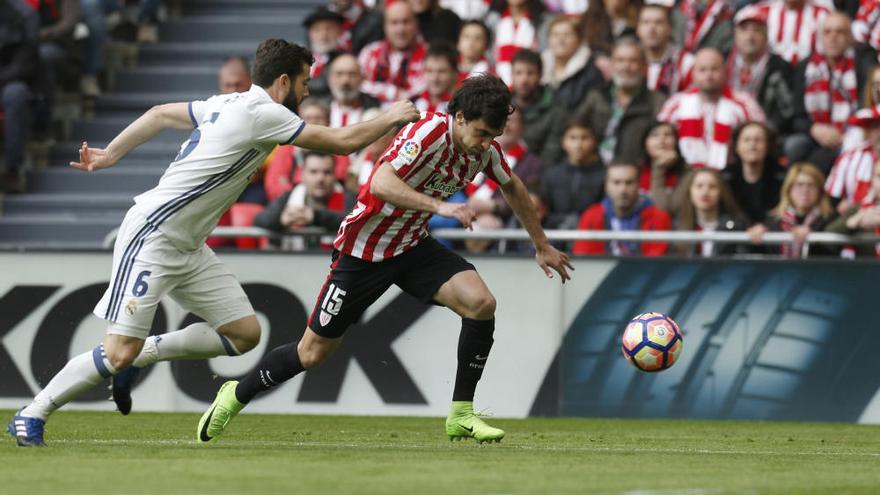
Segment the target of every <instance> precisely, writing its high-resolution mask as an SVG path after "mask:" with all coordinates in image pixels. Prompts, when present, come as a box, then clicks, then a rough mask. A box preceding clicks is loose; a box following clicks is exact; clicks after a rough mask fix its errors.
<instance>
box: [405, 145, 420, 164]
mask: <svg viewBox="0 0 880 495" xmlns="http://www.w3.org/2000/svg"><path fill="white" fill-rule="evenodd" d="M420 151H422V147H421V146H419V143H417V142H415V141H407V142H405V143H403V146H401V147H400V156H401V157H402V158H403V159H404V160H405V161H406V163H412V161H413V160H415V159H416V157H417V156H419V152H420Z"/></svg>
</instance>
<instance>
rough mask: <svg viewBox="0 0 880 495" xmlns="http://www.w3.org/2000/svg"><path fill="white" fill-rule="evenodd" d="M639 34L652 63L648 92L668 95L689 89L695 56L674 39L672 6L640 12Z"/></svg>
mask: <svg viewBox="0 0 880 495" xmlns="http://www.w3.org/2000/svg"><path fill="white" fill-rule="evenodd" d="M636 34H637V35H638V39H639V43H641V45H642V49H644V51H645V58H646V59H647V62H648V72H647V78H646V79H647V84H648V89H650V90H651V91H659V92H661V93H663V94H664V95H666V96H669V95H671V94H673V93H677V92H679V91H684V90H685V89H687V88H688V86H689V85H690V71H691V68H692V67H693V65H694V54H693V53H691V52H688V51H685V50H682V49H680V48H679V47H678V46H677V45H676V44H675V42H674V40H673V39H672V17H671V11H670V9H669V7H666V6H664V5H661V4H658V3H647V4H645V6H644V7H642V10H641V11H640V12H639V21H638V24H636Z"/></svg>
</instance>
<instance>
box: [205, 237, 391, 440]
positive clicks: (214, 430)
mask: <svg viewBox="0 0 880 495" xmlns="http://www.w3.org/2000/svg"><path fill="white" fill-rule="evenodd" d="M334 256H335V259H334V261H333V264H332V265H331V271H330V275H328V277H327V281H326V282H325V283H324V286H323V287H322V288H321V291H320V292H319V294H318V298H317V301H316V303H315V307H314V309H313V311H312V314H311V316H310V317H309V322H308V326H307V327H306V329H305V332H304V333H303V337H302V339H300V341H299V342H291V343H289V344H285V345H282V346H279V347H276V348H275V349H272V351H270V352H269V353H268V354H266V355H265V356H264V357H263V359H261V360H260V362H259V363H258V364H257V366H256V367H255V368H254V369H253V370H251V371H250V372H249V373H248V374H247V375H246V376H245V377H244V378H243V379H242V380H241V382H235V381H230V382H226V383H224V384H223V386H221V388H220V391H219V392H218V393H217V397H216V398H215V399H214V402H213V403H212V404H211V407H210V408H208V410H207V411H206V412H205V414H204V415H202V418H201V420H200V421H199V426H198V430H197V438H198V440H199V441H201V442H209V441H211V440H213V439H214V438H216V437H217V436H218V435H220V434H221V433H222V432H223V431H224V430H225V429H226V426H227V425H228V424H229V421H230V420H231V419H232V418H233V417H235V416H236V415H237V414H238V413H239V412H240V411H241V410H242V409H243V408H244V407H245V406H246V405H247V404H248V403H249V402H250V401H251V400H253V399H254V398H255V397H256V396H257V395H259V394H260V393H263V392H265V391H267V390H269V389H272V388H274V387H277V386H279V385H281V384H282V383H284V382H286V381H287V380H290V379H291V378H293V377H295V376H296V375H298V374H300V373H302V372H303V371H305V370H307V369H311V368H313V367H315V366H318V365H319V364H321V363H322V362H324V361H325V360H327V358H329V357H330V356H331V355H332V354H333V352H335V351H336V349H337V348H339V346H340V345H341V344H342V335H343V334H344V333H345V330H346V329H347V328H348V327H349V326H350V325H351V324H352V323H354V322H356V321H357V320H358V319H359V318H360V316H361V314H363V312H364V311H365V310H366V309H367V307H368V306H369V305H370V304H372V303H373V302H375V301H376V299H378V298H379V296H381V295H382V294H383V293H384V292H385V291H386V290H388V287H390V286H391V283H392V279H393V273H392V272H391V269H390V268H391V267H390V266H389V265H388V264H387V263H370V262H367V261H363V260H360V259H357V258H354V257H351V256H347V255H341V254H335V255H334Z"/></svg>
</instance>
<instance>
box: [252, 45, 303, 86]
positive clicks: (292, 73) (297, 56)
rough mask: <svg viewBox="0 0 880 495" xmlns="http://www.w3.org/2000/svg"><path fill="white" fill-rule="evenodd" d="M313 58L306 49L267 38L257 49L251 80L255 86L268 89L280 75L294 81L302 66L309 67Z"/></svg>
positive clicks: (301, 70)
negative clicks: (285, 75)
mask: <svg viewBox="0 0 880 495" xmlns="http://www.w3.org/2000/svg"><path fill="white" fill-rule="evenodd" d="M313 63H315V57H313V56H312V52H311V51H309V49H308V48H306V47H304V46H301V45H297V44H296V43H291V42H289V41H285V40H282V39H278V38H269V39H267V40H265V41H263V42H262V43H260V46H258V47H257V56H256V57H255V59H254V71H253V80H254V84H256V85H257V86H260V87H263V88H268V87H269V86H271V85H272V82H273V81H275V79H277V78H278V77H280V76H281V74H287V76H288V77H289V78H290V79H296V78H297V77H298V76H299V75H300V74H302V73H303V65H308V66H311V65H312V64H313Z"/></svg>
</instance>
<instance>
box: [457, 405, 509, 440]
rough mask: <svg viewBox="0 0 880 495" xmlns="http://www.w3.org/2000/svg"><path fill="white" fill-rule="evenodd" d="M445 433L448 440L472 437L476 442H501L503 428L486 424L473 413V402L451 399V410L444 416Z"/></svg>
mask: <svg viewBox="0 0 880 495" xmlns="http://www.w3.org/2000/svg"><path fill="white" fill-rule="evenodd" d="M446 434H447V435H449V440H461V439H462V438H474V439H475V440H476V441H477V442H479V443H483V442H501V439H502V438H504V430H502V429H499V428H493V427H491V426H489V425H487V424H486V423H485V422H484V421H483V420H482V419H481V418H480V415H479V414H476V413H474V403H473V402H470V401H453V402H452V410H450V411H449V416H447V417H446Z"/></svg>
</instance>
